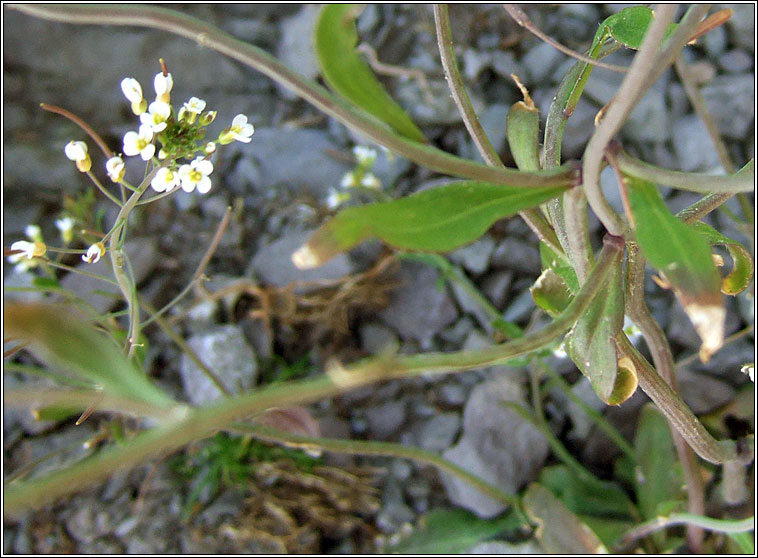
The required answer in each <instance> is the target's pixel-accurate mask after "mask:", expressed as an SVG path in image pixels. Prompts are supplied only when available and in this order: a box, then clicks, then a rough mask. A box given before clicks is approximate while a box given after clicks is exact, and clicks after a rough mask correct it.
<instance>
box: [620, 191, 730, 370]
mask: <svg viewBox="0 0 758 558" xmlns="http://www.w3.org/2000/svg"><path fill="white" fill-rule="evenodd" d="M626 184H627V192H628V194H629V204H630V207H631V211H632V216H633V218H634V232H635V236H636V237H637V242H638V244H639V246H640V248H641V249H642V251H643V252H644V254H645V256H646V257H647V259H648V261H649V262H650V265H652V266H653V267H654V268H656V269H657V270H658V271H660V272H661V273H663V274H664V275H665V276H666V279H667V280H668V282H669V283H671V286H672V287H673V289H674V294H675V295H676V297H677V298H678V299H679V302H680V303H681V304H682V306H683V307H684V310H685V312H686V313H687V315H688V316H689V318H690V320H691V321H692V323H693V325H694V326H695V330H696V331H697V333H698V335H700V338H701V339H702V341H703V343H702V346H701V349H700V357H701V359H702V360H704V361H705V360H708V358H710V355H712V354H713V353H714V352H716V351H717V350H718V349H719V348H720V347H721V345H722V344H723V341H724V320H725V317H726V310H725V309H724V305H723V301H722V297H721V276H720V275H719V272H718V270H717V269H716V265H715V264H714V263H713V259H712V258H711V246H710V243H709V241H708V240H706V239H705V238H704V237H703V235H702V234H700V233H699V232H698V231H697V229H695V228H694V227H693V226H691V225H688V224H686V223H684V222H682V221H680V220H679V219H677V218H676V217H674V216H673V215H672V214H671V212H670V211H669V210H668V208H667V207H666V204H665V203H664V202H663V198H661V195H660V193H659V192H658V189H657V188H656V187H655V185H654V184H652V183H651V182H648V181H646V180H642V179H639V178H635V177H631V176H627V177H626Z"/></svg>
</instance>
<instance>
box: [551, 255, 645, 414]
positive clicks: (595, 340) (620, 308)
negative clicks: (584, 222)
mask: <svg viewBox="0 0 758 558" xmlns="http://www.w3.org/2000/svg"><path fill="white" fill-rule="evenodd" d="M623 326H624V286H623V277H622V273H621V255H620V254H619V258H618V261H617V262H616V265H615V266H614V267H613V270H612V271H611V273H610V275H609V277H608V283H607V288H606V290H605V291H604V296H601V297H598V298H596V299H595V300H594V301H593V302H592V304H591V305H590V307H589V308H588V309H587V312H585V313H584V315H583V316H582V317H581V318H580V319H579V320H578V321H577V322H576V324H575V325H574V327H573V328H572V329H571V331H570V332H569V333H568V335H567V336H566V351H567V352H568V354H569V356H570V357H571V360H573V361H574V363H575V364H576V366H577V367H578V368H579V370H581V371H582V374H584V375H585V376H587V378H588V379H589V381H590V383H591V384H592V389H594V390H595V393H596V394H597V396H598V397H599V398H600V399H602V400H603V401H604V402H606V403H608V404H611V405H618V404H620V403H623V402H624V401H625V400H626V399H627V398H628V397H630V396H631V395H632V393H634V391H635V390H636V389H637V377H636V374H634V367H632V368H631V370H630V368H629V367H628V366H627V367H624V368H623V370H621V369H619V367H618V355H617V352H616V343H615V341H614V339H615V337H616V335H618V334H619V332H620V331H621V329H622V327H623ZM620 370H621V374H619V371H620Z"/></svg>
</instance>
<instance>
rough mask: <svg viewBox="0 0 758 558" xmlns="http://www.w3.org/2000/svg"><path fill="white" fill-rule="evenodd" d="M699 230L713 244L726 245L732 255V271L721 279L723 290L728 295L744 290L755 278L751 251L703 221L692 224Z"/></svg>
mask: <svg viewBox="0 0 758 558" xmlns="http://www.w3.org/2000/svg"><path fill="white" fill-rule="evenodd" d="M692 226H693V227H694V228H695V230H696V231H697V232H699V233H700V234H701V235H703V236H704V237H705V238H706V239H707V240H708V242H710V243H711V245H715V244H720V245H722V246H726V249H727V250H729V255H730V256H731V257H732V262H733V263H732V271H730V272H729V274H728V275H727V276H726V277H724V278H723V279H721V292H722V293H724V294H727V295H732V296H734V295H737V294H739V293H741V292H742V291H744V290H745V289H746V288H747V286H748V285H749V284H750V281H751V280H752V279H753V269H754V264H753V258H752V256H751V255H750V252H749V251H748V249H747V248H745V247H744V246H743V245H742V244H740V243H739V242H737V241H736V240H732V239H731V238H729V237H728V236H724V235H723V234H721V233H720V232H719V231H717V230H716V229H714V228H713V227H711V226H710V225H706V224H705V223H703V222H702V221H698V222H697V223H693V225H692Z"/></svg>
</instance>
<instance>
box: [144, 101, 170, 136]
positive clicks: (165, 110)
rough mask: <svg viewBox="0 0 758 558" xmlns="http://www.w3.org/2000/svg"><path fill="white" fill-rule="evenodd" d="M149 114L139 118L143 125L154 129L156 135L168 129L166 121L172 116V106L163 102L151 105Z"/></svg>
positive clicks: (155, 102)
mask: <svg viewBox="0 0 758 558" xmlns="http://www.w3.org/2000/svg"><path fill="white" fill-rule="evenodd" d="M147 110H148V112H145V113H142V114H141V115H140V117H139V119H140V122H142V124H143V125H145V124H147V125H148V126H150V127H151V128H152V129H153V132H154V133H158V132H162V131H163V130H165V129H166V120H168V117H169V116H171V105H169V104H168V103H163V102H161V101H154V102H152V103H150V106H149V107H148V109H147Z"/></svg>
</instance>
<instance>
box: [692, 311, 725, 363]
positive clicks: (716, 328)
mask: <svg viewBox="0 0 758 558" xmlns="http://www.w3.org/2000/svg"><path fill="white" fill-rule="evenodd" d="M684 311H685V312H686V313H687V316H689V318H690V320H691V321H692V325H694V326H695V331H697V334H698V335H699V336H700V339H702V341H703V343H702V345H701V346H700V352H699V355H700V360H701V361H702V362H708V361H709V360H710V358H711V356H712V355H713V354H714V353H715V352H716V351H718V350H719V349H720V348H721V347H722V345H723V344H724V322H725V321H726V309H725V308H724V307H723V306H718V305H713V304H709V305H701V304H695V303H693V304H688V305H687V306H685V307H684Z"/></svg>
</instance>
